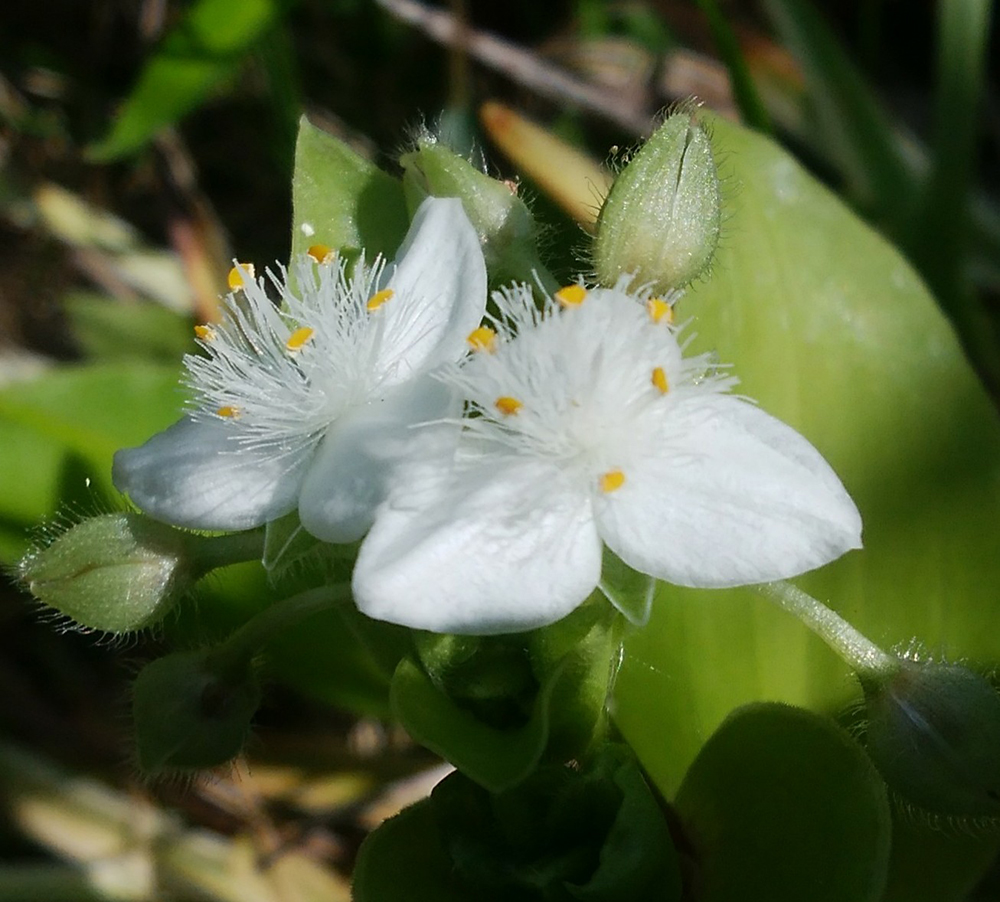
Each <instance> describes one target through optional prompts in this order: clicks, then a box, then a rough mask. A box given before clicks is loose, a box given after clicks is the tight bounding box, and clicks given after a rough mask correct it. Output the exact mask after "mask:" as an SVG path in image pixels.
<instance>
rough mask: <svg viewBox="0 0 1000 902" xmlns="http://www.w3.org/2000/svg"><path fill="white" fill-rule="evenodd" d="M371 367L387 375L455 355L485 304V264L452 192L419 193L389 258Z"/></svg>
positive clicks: (398, 376)
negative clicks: (387, 294)
mask: <svg viewBox="0 0 1000 902" xmlns="http://www.w3.org/2000/svg"><path fill="white" fill-rule="evenodd" d="M396 259H397V265H396V267H395V270H394V271H391V274H390V276H389V280H388V282H387V287H388V288H391V289H392V291H393V296H392V297H391V298H390V299H389V300H388V301H386V302H385V303H384V304H382V306H381V307H379V308H378V309H377V310H375V311H373V313H372V315H373V316H382V317H384V318H385V323H384V329H385V331H384V333H383V339H382V346H381V349H380V351H379V361H378V366H379V368H380V369H381V370H382V371H383V372H386V373H388V374H390V378H391V379H392V380H393V381H402V380H403V379H407V378H409V376H410V375H411V374H413V373H414V372H418V371H420V370H422V369H429V368H431V367H434V366H436V365H438V364H440V363H446V362H451V361H453V360H457V359H458V358H459V357H460V356H461V355H462V353H463V352H464V351H465V350H466V339H467V337H468V335H469V333H470V332H471V331H472V330H473V329H475V328H476V327H477V326H478V325H479V323H480V321H481V320H482V318H483V313H484V312H485V310H486V263H485V261H484V260H483V252H482V250H481V249H480V246H479V236H478V235H477V234H476V230H475V229H474V228H473V227H472V223H470V222H469V218H468V216H466V215H465V211H464V210H463V209H462V202H461V201H460V200H459V199H458V198H436V197H429V198H427V199H426V200H425V201H424V202H423V203H422V204H421V205H420V207H419V208H418V210H417V214H416V216H414V217H413V222H412V224H411V225H410V231H409V232H408V233H407V236H406V240H405V241H404V242H403V244H402V246H401V247H400V249H399V253H398V254H397V256H396Z"/></svg>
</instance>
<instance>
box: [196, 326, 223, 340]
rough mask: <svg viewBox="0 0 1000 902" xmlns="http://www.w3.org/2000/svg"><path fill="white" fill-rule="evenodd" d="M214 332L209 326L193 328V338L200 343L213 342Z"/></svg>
mask: <svg viewBox="0 0 1000 902" xmlns="http://www.w3.org/2000/svg"><path fill="white" fill-rule="evenodd" d="M216 334H217V333H216V331H215V329H213V328H212V327H211V326H195V327H194V337H195V338H198V339H200V340H201V341H215V336H216Z"/></svg>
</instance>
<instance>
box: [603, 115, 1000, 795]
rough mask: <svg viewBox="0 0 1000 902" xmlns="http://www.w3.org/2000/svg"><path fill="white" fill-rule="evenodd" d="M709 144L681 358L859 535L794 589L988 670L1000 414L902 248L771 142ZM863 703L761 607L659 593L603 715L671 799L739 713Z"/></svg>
mask: <svg viewBox="0 0 1000 902" xmlns="http://www.w3.org/2000/svg"><path fill="white" fill-rule="evenodd" d="M713 129H714V140H715V146H716V150H717V152H718V153H720V154H722V155H723V156H724V158H725V159H727V160H728V166H729V169H730V181H729V183H728V184H730V185H732V186H734V189H735V190H733V191H732V192H731V193H730V196H728V197H727V198H726V199H725V201H724V218H725V220H726V221H727V223H728V228H729V235H728V238H727V239H726V240H725V241H723V242H722V244H721V245H720V252H719V255H718V257H717V259H716V261H715V264H714V270H713V273H712V276H711V277H710V278H709V279H708V280H707V281H706V282H704V283H701V284H698V285H695V286H694V287H693V288H692V290H691V291H690V292H689V294H688V296H687V297H686V298H685V299H684V301H683V302H682V307H681V314H682V316H683V317H686V316H691V317H693V318H694V324H693V326H692V330H693V331H697V333H698V339H697V341H696V342H695V343H694V345H693V346H692V350H693V351H698V350H706V349H715V350H716V351H717V352H718V355H719V358H720V359H721V360H722V361H724V362H727V363H732V364H733V372H734V373H735V374H736V375H738V376H739V377H740V379H741V380H742V382H741V385H740V389H739V390H740V391H742V392H745V393H746V394H747V395H749V396H750V397H752V398H755V399H757V400H758V401H759V402H760V404H761V406H762V407H763V408H764V409H765V410H767V411H768V412H770V413H772V414H774V415H775V416H777V417H779V418H781V419H782V420H784V421H785V422H787V423H789V424H791V425H792V426H794V427H795V428H796V429H798V430H799V431H800V432H801V433H802V434H803V435H805V436H806V438H808V439H809V440H810V441H811V442H812V443H813V444H814V445H815V446H816V447H817V448H818V449H819V450H820V451H821V452H822V453H823V454H824V455H825V456H826V458H827V459H828V460H829V461H830V463H831V464H832V465H833V467H834V469H835V470H836V471H837V472H838V473H839V475H840V476H841V478H842V479H843V481H844V483H845V485H846V487H847V489H848V490H849V491H850V492H851V494H852V496H853V497H854V499H855V501H856V502H857V504H858V507H859V508H860V510H861V513H862V516H863V518H864V523H865V530H864V541H865V549H864V550H863V551H857V552H852V553H851V554H849V555H848V556H847V557H845V558H843V559H841V560H840V561H837V562H835V563H834V564H831V565H829V566H827V567H825V568H823V569H822V570H820V571H817V572H815V573H811V574H808V575H806V576H803V577H801V578H799V579H798V580H796V582H797V583H798V584H800V585H801V586H802V588H804V589H805V590H806V591H808V592H809V593H810V594H812V595H813V596H815V597H817V598H819V599H821V600H823V601H826V602H829V603H830V604H831V605H832V606H833V607H834V608H836V609H837V610H839V611H840V612H841V613H842V614H843V615H844V616H846V617H847V618H848V619H849V620H850V621H851V623H853V624H854V625H855V626H856V627H858V628H859V629H860V630H861V631H862V632H863V633H865V634H866V635H867V636H869V637H870V638H871V639H872V640H873V641H875V642H877V643H879V644H880V645H881V646H882V647H884V648H892V647H896V646H900V645H903V644H905V643H908V642H910V641H911V640H912V639H913V637H917V639H918V641H919V642H920V643H922V644H923V645H924V646H925V647H926V648H930V649H933V650H934V651H935V653H936V654H940V653H942V652H943V653H945V654H947V656H949V657H951V658H952V659H955V658H966V659H969V660H970V661H971V662H980V663H982V664H991V663H992V664H995V663H997V662H998V661H1000V605H998V604H997V598H996V586H998V585H1000V531H998V530H997V523H998V522H1000V423H998V419H997V414H996V411H995V409H994V407H993V406H992V404H991V403H990V401H989V399H988V397H987V396H986V394H985V392H984V391H983V389H982V387H981V385H980V384H979V382H978V381H977V380H976V378H975V376H974V374H973V373H972V371H971V369H970V368H969V366H968V364H967V363H966V361H965V359H964V357H963V356H962V353H961V350H960V348H959V346H958V342H957V340H956V338H955V335H954V333H953V331H952V330H951V328H950V326H949V325H948V323H947V321H946V320H945V319H944V317H943V316H942V315H941V313H940V311H939V310H938V308H937V306H936V305H935V303H934V300H933V299H932V298H931V297H930V295H929V294H928V293H927V290H926V289H925V287H924V286H923V284H922V283H921V281H920V280H919V278H918V277H917V276H916V275H915V274H914V272H913V271H912V270H911V269H910V267H909V266H908V265H907V264H906V262H905V261H904V260H903V258H902V257H901V256H900V254H899V253H898V252H897V251H896V250H895V249H894V248H892V247H891V246H890V245H889V244H887V243H886V242H885V241H884V240H883V239H882V238H880V237H879V236H878V235H877V234H876V233H875V232H873V231H872V230H871V229H870V228H868V227H867V226H865V225H864V224H863V223H862V222H861V221H860V220H858V219H857V218H856V217H855V216H854V215H853V214H852V213H851V212H850V211H849V210H848V209H847V208H846V207H844V205H843V204H842V203H840V202H839V201H838V200H837V199H836V198H835V197H834V196H833V195H832V194H830V193H829V192H828V191H826V190H825V189H824V188H823V187H822V186H820V185H819V184H818V183H817V182H816V181H814V180H813V179H812V178H811V177H809V176H808V175H807V174H806V173H805V172H804V171H803V170H802V169H801V167H800V166H799V165H798V164H797V163H796V162H795V161H794V160H793V159H792V158H791V157H790V156H788V155H787V154H785V153H784V152H783V151H781V150H780V149H779V148H777V147H776V146H775V145H774V144H773V143H771V142H770V141H768V140H767V139H765V138H763V137H760V136H756V135H754V134H752V133H750V132H748V131H745V130H742V129H740V128H738V127H735V126H732V125H729V124H726V123H724V122H721V121H716V122H715V123H714V125H713ZM859 697H860V692H859V691H858V690H857V689H856V687H855V686H854V684H853V683H852V682H851V681H850V680H849V679H848V672H847V668H846V665H844V664H843V663H842V662H841V661H840V660H839V659H838V658H837V657H836V656H835V655H834V654H833V653H832V652H831V651H830V650H829V649H828V648H827V647H826V646H825V645H824V644H823V643H822V642H821V641H820V640H819V639H817V638H816V637H814V636H813V635H812V634H811V633H810V632H809V631H808V630H807V629H806V628H805V627H803V626H802V625H801V624H799V623H798V622H797V621H795V620H793V619H791V618H790V617H788V616H786V615H784V614H782V613H781V612H779V611H778V610H777V609H776V608H773V607H772V606H771V605H770V604H769V602H767V601H766V600H764V599H763V598H762V597H761V596H759V595H758V594H757V593H756V592H755V591H753V590H751V589H734V590H726V591H698V590H690V589H680V588H676V587H670V586H662V587H661V589H660V591H659V593H658V596H657V598H656V600H655V601H654V604H653V612H652V616H651V619H650V623H649V625H648V626H647V627H646V628H645V629H643V630H639V631H635V632H633V633H632V634H631V635H630V636H628V637H627V639H626V645H625V659H624V663H623V667H622V670H621V673H620V674H619V678H618V681H617V684H616V693H615V709H614V710H615V715H616V719H617V722H618V726H619V728H620V729H621V730H622V732H623V733H624V735H625V737H626V739H627V740H628V741H629V742H630V743H631V744H632V745H633V747H634V748H635V749H636V751H637V753H638V755H639V757H640V759H641V760H642V762H643V764H644V765H645V766H646V768H647V769H648V770H649V772H650V773H651V775H652V776H653V778H654V779H655V781H656V782H657V784H658V785H659V786H660V788H661V790H662V791H664V792H665V793H666V794H668V795H669V794H671V793H672V792H673V791H674V790H675V788H676V787H677V786H678V784H679V783H680V780H681V779H682V777H683V775H684V772H685V770H686V769H687V767H688V765H689V764H690V762H691V761H692V760H693V759H694V757H695V755H696V754H697V752H698V749H699V748H700V746H701V744H702V743H703V742H704V740H705V737H706V736H708V735H709V734H710V733H711V732H712V731H713V730H714V729H715V728H716V727H717V726H718V724H719V723H720V722H721V721H722V720H723V718H724V717H725V716H726V715H727V714H728V712H730V711H731V710H732V709H733V708H735V707H737V706H738V705H741V704H745V703H747V702H751V701H755V700H762V699H771V700H781V701H786V702H788V703H791V704H796V705H801V706H803V707H808V708H812V709H814V710H818V711H840V710H842V709H843V706H844V705H845V704H846V703H848V702H849V701H851V700H856V699H857V698H859ZM651 712H655V716H651ZM665 736H669V738H670V741H669V742H666V741H665V739H664V737H665Z"/></svg>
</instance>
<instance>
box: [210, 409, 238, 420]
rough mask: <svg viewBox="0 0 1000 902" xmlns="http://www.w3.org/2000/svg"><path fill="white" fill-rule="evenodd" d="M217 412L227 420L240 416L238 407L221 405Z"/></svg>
mask: <svg viewBox="0 0 1000 902" xmlns="http://www.w3.org/2000/svg"><path fill="white" fill-rule="evenodd" d="M215 412H216V414H217V415H218V416H220V417H225V418H226V419H227V420H237V419H239V416H240V409H239V408H238V407H220V408H219V409H218V410H217V411H215Z"/></svg>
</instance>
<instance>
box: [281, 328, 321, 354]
mask: <svg viewBox="0 0 1000 902" xmlns="http://www.w3.org/2000/svg"><path fill="white" fill-rule="evenodd" d="M315 331H316V330H315V329H310V328H309V327H308V326H302V327H301V328H299V329H296V330H295V331H294V332H293V333H292V334H291V335H289V336H288V341H286V342H285V350H286V351H288V352H289V353H290V354H294V353H295V352H296V351H301V350H302V346H303V345H304V344H305V343H306V342H307V341H309V339H311V338H312V337H313V335H314V334H315Z"/></svg>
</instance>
